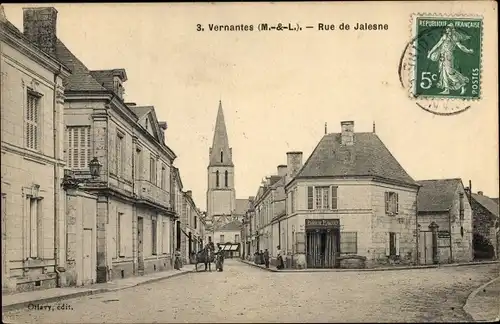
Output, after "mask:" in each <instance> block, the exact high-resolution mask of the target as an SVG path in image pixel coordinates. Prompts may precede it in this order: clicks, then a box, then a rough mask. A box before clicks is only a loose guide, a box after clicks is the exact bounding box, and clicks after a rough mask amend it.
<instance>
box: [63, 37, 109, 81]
mask: <svg viewBox="0 0 500 324" xmlns="http://www.w3.org/2000/svg"><path fill="white" fill-rule="evenodd" d="M56 56H57V59H59V60H60V61H61V62H62V63H63V64H64V65H66V66H67V67H68V68H69V69H70V70H71V72H72V73H71V75H70V76H69V77H68V78H67V79H66V80H64V90H65V91H107V89H106V88H105V87H104V86H102V85H101V84H100V83H99V82H98V81H97V80H96V79H95V78H94V77H93V76H92V75H91V74H90V71H89V69H88V68H87V67H86V66H85V64H83V63H82V61H80V60H79V59H78V58H77V57H76V56H75V55H74V54H73V53H71V51H70V50H69V49H68V48H67V47H66V45H64V43H63V42H61V40H60V39H57V43H56Z"/></svg>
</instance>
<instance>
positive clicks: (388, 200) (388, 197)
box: [385, 191, 399, 215]
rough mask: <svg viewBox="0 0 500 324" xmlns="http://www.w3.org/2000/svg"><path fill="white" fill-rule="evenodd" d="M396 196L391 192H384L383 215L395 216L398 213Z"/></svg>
mask: <svg viewBox="0 0 500 324" xmlns="http://www.w3.org/2000/svg"><path fill="white" fill-rule="evenodd" d="M398 200H399V199H398V194H397V193H396V192H392V191H386V192H385V213H386V214H387V215H395V214H397V213H399V202H398Z"/></svg>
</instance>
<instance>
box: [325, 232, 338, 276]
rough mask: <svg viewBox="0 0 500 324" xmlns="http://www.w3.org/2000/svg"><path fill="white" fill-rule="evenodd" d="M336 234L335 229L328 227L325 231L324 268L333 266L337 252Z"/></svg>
mask: <svg viewBox="0 0 500 324" xmlns="http://www.w3.org/2000/svg"><path fill="white" fill-rule="evenodd" d="M337 239H338V237H337V235H336V231H334V230H333V229H329V230H327V231H326V242H325V243H326V244H325V268H334V267H335V263H336V262H335V261H336V260H335V258H336V254H337Z"/></svg>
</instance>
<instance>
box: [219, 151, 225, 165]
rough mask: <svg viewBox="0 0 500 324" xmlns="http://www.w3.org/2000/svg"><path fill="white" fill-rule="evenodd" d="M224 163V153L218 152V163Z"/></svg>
mask: <svg viewBox="0 0 500 324" xmlns="http://www.w3.org/2000/svg"><path fill="white" fill-rule="evenodd" d="M223 162H224V152H222V151H220V163H223Z"/></svg>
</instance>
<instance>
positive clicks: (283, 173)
mask: <svg viewBox="0 0 500 324" xmlns="http://www.w3.org/2000/svg"><path fill="white" fill-rule="evenodd" d="M287 168H288V167H287V166H286V165H284V164H280V165H278V176H279V177H281V178H282V177H284V176H286V171H287Z"/></svg>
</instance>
